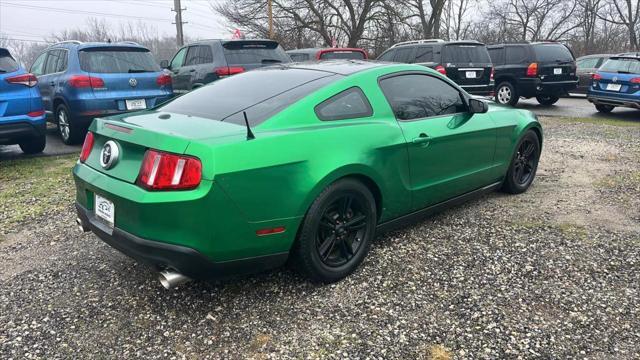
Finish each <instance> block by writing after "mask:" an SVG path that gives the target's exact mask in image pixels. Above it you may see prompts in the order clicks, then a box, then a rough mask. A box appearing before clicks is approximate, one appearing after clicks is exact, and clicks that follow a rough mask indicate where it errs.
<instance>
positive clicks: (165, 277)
mask: <svg viewBox="0 0 640 360" xmlns="http://www.w3.org/2000/svg"><path fill="white" fill-rule="evenodd" d="M76 224H78V228H79V229H80V231H81V232H87V231H90V230H91V229H89V228H88V227H86V226H85V225H84V223H83V222H82V219H80V218H79V217H78V218H76ZM158 280H160V284H162V286H164V288H165V289H167V290H169V289H173V288H174V287H176V286H178V285H181V284H184V283H186V282H189V281H191V279H190V278H188V277H186V276H184V275H182V274H180V273H179V272H177V271H173V270H163V271H161V272H160V274H158Z"/></svg>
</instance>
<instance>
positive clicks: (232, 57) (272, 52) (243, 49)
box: [222, 41, 291, 65]
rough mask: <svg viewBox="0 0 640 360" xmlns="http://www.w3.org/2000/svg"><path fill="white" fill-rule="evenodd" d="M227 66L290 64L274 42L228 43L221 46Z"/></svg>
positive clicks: (288, 59)
mask: <svg viewBox="0 0 640 360" xmlns="http://www.w3.org/2000/svg"><path fill="white" fill-rule="evenodd" d="M222 48H223V52H224V56H225V58H226V59H227V64H229V65H252V64H260V65H268V64H278V63H288V62H291V59H290V58H289V55H287V53H286V52H285V51H284V50H283V49H282V47H280V45H278V43H277V42H275V41H230V42H227V43H225V44H223V45H222Z"/></svg>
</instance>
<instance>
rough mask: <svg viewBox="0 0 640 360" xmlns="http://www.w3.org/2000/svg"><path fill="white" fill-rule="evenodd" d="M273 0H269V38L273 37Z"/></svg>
mask: <svg viewBox="0 0 640 360" xmlns="http://www.w3.org/2000/svg"><path fill="white" fill-rule="evenodd" d="M272 2H273V0H267V12H268V13H269V39H273V7H272V5H271V3H272Z"/></svg>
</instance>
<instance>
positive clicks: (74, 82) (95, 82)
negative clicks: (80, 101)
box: [68, 75, 104, 89]
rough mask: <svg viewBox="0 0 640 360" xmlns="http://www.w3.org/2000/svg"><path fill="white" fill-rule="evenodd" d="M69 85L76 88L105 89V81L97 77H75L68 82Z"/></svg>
mask: <svg viewBox="0 0 640 360" xmlns="http://www.w3.org/2000/svg"><path fill="white" fill-rule="evenodd" d="M68 82H69V85H71V86H72V87H74V88H79V89H80V88H94V89H95V88H103V87H104V80H102V79H101V78H99V77H95V76H88V75H73V76H72V77H70V78H69V80H68Z"/></svg>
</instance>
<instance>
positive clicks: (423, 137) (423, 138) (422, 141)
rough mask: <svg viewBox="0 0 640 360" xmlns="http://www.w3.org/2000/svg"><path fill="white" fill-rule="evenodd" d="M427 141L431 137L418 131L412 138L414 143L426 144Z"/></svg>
mask: <svg viewBox="0 0 640 360" xmlns="http://www.w3.org/2000/svg"><path fill="white" fill-rule="evenodd" d="M429 141H431V138H430V137H429V135H427V134H425V133H420V135H418V137H417V138H415V139H413V143H414V144H427V143H429Z"/></svg>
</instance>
